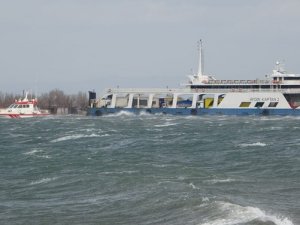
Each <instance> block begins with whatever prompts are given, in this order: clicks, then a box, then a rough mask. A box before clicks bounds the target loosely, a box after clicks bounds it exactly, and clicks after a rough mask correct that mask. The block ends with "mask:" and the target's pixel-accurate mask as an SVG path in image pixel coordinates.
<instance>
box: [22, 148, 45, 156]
mask: <svg viewBox="0 0 300 225" xmlns="http://www.w3.org/2000/svg"><path fill="white" fill-rule="evenodd" d="M38 152H42V150H37V149H33V150H31V151H29V152H25V153H23V154H24V155H34V154H35V153H38Z"/></svg>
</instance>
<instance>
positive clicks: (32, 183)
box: [30, 177, 57, 185]
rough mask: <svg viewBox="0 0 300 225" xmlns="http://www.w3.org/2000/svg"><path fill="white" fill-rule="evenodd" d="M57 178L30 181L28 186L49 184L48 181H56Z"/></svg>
mask: <svg viewBox="0 0 300 225" xmlns="http://www.w3.org/2000/svg"><path fill="white" fill-rule="evenodd" d="M56 179H57V177H52V178H42V179H40V180H36V181H32V182H31V183H30V185H36V184H45V183H49V182H50V181H53V180H56Z"/></svg>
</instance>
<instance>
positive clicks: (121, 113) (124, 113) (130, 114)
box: [103, 111, 137, 117]
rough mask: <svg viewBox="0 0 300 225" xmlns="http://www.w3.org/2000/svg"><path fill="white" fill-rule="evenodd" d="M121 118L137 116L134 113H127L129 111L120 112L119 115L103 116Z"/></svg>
mask: <svg viewBox="0 0 300 225" xmlns="http://www.w3.org/2000/svg"><path fill="white" fill-rule="evenodd" d="M119 116H131V117H132V116H137V115H136V114H134V113H132V112H127V111H120V112H118V113H111V114H107V115H103V117H119Z"/></svg>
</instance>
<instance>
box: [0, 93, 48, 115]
mask: <svg viewBox="0 0 300 225" xmlns="http://www.w3.org/2000/svg"><path fill="white" fill-rule="evenodd" d="M27 96H28V93H27V92H26V94H25V97H24V98H23V99H19V100H15V102H14V103H13V104H11V105H10V106H9V107H8V108H6V109H0V117H7V118H28V117H40V116H48V115H50V114H49V112H48V110H40V109H39V108H38V107H37V99H35V98H33V99H28V97H27Z"/></svg>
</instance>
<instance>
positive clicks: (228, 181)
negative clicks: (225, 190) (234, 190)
mask: <svg viewBox="0 0 300 225" xmlns="http://www.w3.org/2000/svg"><path fill="white" fill-rule="evenodd" d="M234 181H235V179H231V178H227V179H213V180H208V181H206V183H209V184H218V183H230V182H234Z"/></svg>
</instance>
